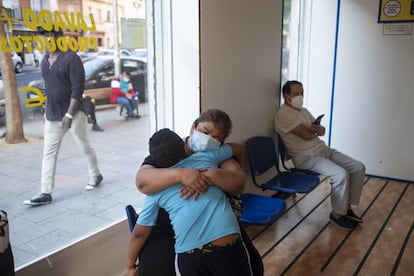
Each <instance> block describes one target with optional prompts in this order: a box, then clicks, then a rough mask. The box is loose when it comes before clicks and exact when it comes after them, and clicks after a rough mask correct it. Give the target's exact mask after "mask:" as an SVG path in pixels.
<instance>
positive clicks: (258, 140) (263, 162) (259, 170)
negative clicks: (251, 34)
mask: <svg viewBox="0 0 414 276" xmlns="http://www.w3.org/2000/svg"><path fill="white" fill-rule="evenodd" d="M246 148H247V155H248V159H249V163H250V173H251V176H252V180H253V184H254V185H256V186H257V187H259V188H261V189H262V190H274V191H278V192H284V193H290V194H294V193H308V192H310V191H312V190H313V189H314V188H315V187H316V186H317V185H318V184H319V176H317V175H310V174H303V173H296V172H290V171H281V170H280V169H279V151H278V148H277V146H276V145H275V140H274V138H273V137H270V136H255V137H252V138H250V139H248V140H247V142H246ZM272 169H273V170H275V173H276V175H275V176H273V177H272V178H271V179H270V180H266V181H264V182H262V183H259V182H258V181H257V179H258V177H260V176H264V175H266V173H268V172H269V171H271V170H272Z"/></svg>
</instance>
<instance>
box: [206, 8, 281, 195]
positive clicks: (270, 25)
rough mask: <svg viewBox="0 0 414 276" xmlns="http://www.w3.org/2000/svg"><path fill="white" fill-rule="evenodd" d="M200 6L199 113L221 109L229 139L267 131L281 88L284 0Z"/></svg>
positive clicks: (233, 139)
mask: <svg viewBox="0 0 414 276" xmlns="http://www.w3.org/2000/svg"><path fill="white" fill-rule="evenodd" d="M200 9H201V15H200V18H201V19H200V53H201V69H200V70H201V72H200V73H201V109H202V111H204V110H206V109H209V108H219V109H222V110H224V111H226V112H227V113H228V114H229V115H230V117H231V119H232V121H233V131H232V134H231V136H230V137H229V139H228V141H233V142H239V143H244V142H245V141H246V140H247V138H249V137H251V136H254V135H271V134H272V132H273V114H274V111H275V109H276V106H278V91H279V87H280V53H281V37H282V35H281V31H282V0H261V1H256V2H252V1H248V0H226V1H223V0H203V1H201V7H200ZM243 163H244V164H243V167H244V168H245V170H246V171H247V170H248V169H247V168H246V162H243ZM249 180H250V179H249ZM251 186H252V184H251V185H248V190H249V189H251ZM253 189H256V190H257V188H253Z"/></svg>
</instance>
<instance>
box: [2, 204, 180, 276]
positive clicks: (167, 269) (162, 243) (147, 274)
mask: <svg viewBox="0 0 414 276" xmlns="http://www.w3.org/2000/svg"><path fill="white" fill-rule="evenodd" d="M174 243H175V239H174V230H173V229H172V226H171V223H170V218H169V216H168V213H167V212H166V211H165V210H164V209H160V211H159V213H158V220H157V225H156V226H154V227H153V228H152V231H151V234H150V236H149V238H148V240H147V241H146V242H145V246H144V247H143V248H142V250H141V253H140V254H139V265H138V270H139V274H138V275H139V276H157V275H160V276H161V275H162V276H176V273H175V251H174ZM0 275H1V274H0Z"/></svg>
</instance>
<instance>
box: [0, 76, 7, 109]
mask: <svg viewBox="0 0 414 276" xmlns="http://www.w3.org/2000/svg"><path fill="white" fill-rule="evenodd" d="M4 115H6V100H5V99H4V84H3V81H2V80H0V117H3V116H4Z"/></svg>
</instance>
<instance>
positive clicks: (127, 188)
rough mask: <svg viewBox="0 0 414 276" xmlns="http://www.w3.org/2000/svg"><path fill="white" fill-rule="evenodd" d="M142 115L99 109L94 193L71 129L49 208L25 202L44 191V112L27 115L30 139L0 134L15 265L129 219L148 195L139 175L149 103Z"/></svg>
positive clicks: (1, 176)
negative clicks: (12, 140) (98, 177)
mask: <svg viewBox="0 0 414 276" xmlns="http://www.w3.org/2000/svg"><path fill="white" fill-rule="evenodd" d="M140 115H141V116H142V117H141V118H140V119H133V120H128V121H126V120H124V118H123V117H121V116H120V115H119V111H118V109H110V110H103V111H98V112H97V118H98V122H99V125H100V126H101V127H102V128H104V130H105V131H104V132H95V131H92V130H91V128H92V125H89V129H90V139H91V142H92V144H93V146H94V147H95V150H96V153H97V156H98V161H99V166H100V170H101V172H102V175H103V181H102V183H101V185H100V186H99V187H98V188H97V189H95V190H92V191H86V190H85V189H84V188H85V186H86V184H87V183H88V170H87V164H86V158H85V157H84V156H83V155H82V154H81V151H80V148H79V147H78V145H77V144H76V142H75V140H74V139H73V137H71V135H70V134H69V133H67V134H66V136H65V138H64V140H63V143H62V146H61V150H60V153H59V156H58V161H57V170H56V182H55V183H56V184H55V189H54V192H53V194H52V197H53V201H52V203H51V204H48V205H44V206H37V207H33V206H26V205H23V203H22V202H23V201H24V200H26V199H30V198H31V197H32V196H33V195H35V194H36V193H38V192H39V191H40V171H41V163H42V162H41V161H42V149H43V120H42V115H41V114H40V113H31V114H29V115H27V116H25V121H24V124H23V128H24V133H25V137H26V138H27V140H28V142H26V143H21V144H6V143H5V141H4V139H0V209H3V210H5V211H6V212H7V213H8V217H9V227H10V242H11V245H12V250H13V255H14V262H15V269H16V270H18V269H19V267H23V266H25V265H26V264H28V263H31V262H33V261H34V260H37V259H38V258H40V257H42V256H44V255H46V254H47V253H50V252H52V251H55V250H58V249H60V248H61V247H63V246H65V245H68V244H71V243H73V242H75V241H77V240H79V239H81V238H83V237H86V236H88V235H90V234H91V233H94V232H96V231H98V230H99V229H101V228H103V227H106V226H108V225H111V224H113V223H115V222H118V221H119V220H120V219H122V218H126V215H125V206H126V205H127V204H132V205H133V206H134V207H136V208H137V209H139V207H141V206H142V204H143V200H144V195H143V194H142V193H140V192H139V191H138V190H137V189H136V187H135V174H136V171H137V169H138V167H139V166H140V165H141V163H142V161H143V159H144V158H145V156H146V155H147V154H148V137H149V136H150V133H149V117H148V108H147V105H146V104H140ZM4 131H5V126H4V125H0V134H2V133H4Z"/></svg>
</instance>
